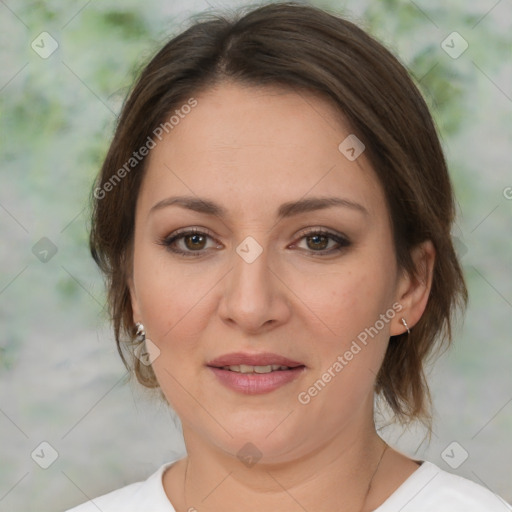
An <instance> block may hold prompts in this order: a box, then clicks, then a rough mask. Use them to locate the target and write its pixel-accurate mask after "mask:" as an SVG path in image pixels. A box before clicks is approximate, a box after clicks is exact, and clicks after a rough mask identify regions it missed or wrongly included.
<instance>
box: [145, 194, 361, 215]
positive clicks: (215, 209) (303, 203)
mask: <svg viewBox="0 0 512 512" xmlns="http://www.w3.org/2000/svg"><path fill="white" fill-rule="evenodd" d="M169 206H181V207H182V208H186V209H188V210H193V211H195V212H198V213H203V214H206V215H216V216H218V217H227V215H228V211H227V210H226V209H225V208H224V207H223V206H221V205H219V204H217V203H215V202H213V201H211V200H209V199H201V198H198V197H193V196H175V197H167V198H166V199H162V200H161V201H159V202H158V203H156V204H155V205H154V206H153V207H152V208H151V210H150V211H149V213H150V214H151V213H153V212H155V211H157V210H161V209H162V208H167V207H169ZM334 206H338V207H344V208H350V209H352V210H354V211H358V212H360V213H363V214H364V215H368V210H367V209H366V208H365V207H364V206H363V205H361V204H359V203H356V202H354V201H350V200H348V199H342V198H340V197H310V198H306V199H300V200H298V201H290V202H287V203H283V204H282V205H281V206H280V207H279V209H278V211H277V218H278V219H284V218H287V217H293V216H294V215H299V214H301V213H307V212H312V211H315V210H323V209H325V208H332V207H334Z"/></svg>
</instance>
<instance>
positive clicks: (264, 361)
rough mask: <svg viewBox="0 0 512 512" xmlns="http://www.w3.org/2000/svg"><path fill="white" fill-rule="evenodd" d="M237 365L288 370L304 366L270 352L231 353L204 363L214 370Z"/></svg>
mask: <svg viewBox="0 0 512 512" xmlns="http://www.w3.org/2000/svg"><path fill="white" fill-rule="evenodd" d="M239 364H247V365H250V366H267V365H269V364H278V365H280V366H289V367H290V368H295V367H298V366H305V365H304V364H303V363H300V362H298V361H293V360H292V359H288V358H287V357H284V356H280V355H279V354H273V353H271V352H262V353H260V354H249V353H247V352H233V353H231V354H224V355H222V356H220V357H216V358H215V359H212V360H211V361H210V362H208V363H206V365H207V366H210V367H216V368H222V367H223V366H234V365H239ZM260 375H264V374H260Z"/></svg>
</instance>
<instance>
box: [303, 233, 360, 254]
mask: <svg viewBox="0 0 512 512" xmlns="http://www.w3.org/2000/svg"><path fill="white" fill-rule="evenodd" d="M300 240H305V242H306V243H305V245H306V248H305V250H306V251H309V252H310V253H312V254H314V255H315V256H324V255H325V256H328V255H330V254H333V253H336V252H340V251H342V250H343V249H345V248H347V247H348V246H350V245H351V242H350V240H349V239H348V238H347V237H346V236H344V235H342V234H341V233H331V232H330V231H325V230H322V229H316V230H310V231H309V232H306V233H303V234H302V237H301V238H300ZM330 242H334V244H333V245H331V246H330V247H329V243H330ZM297 245H298V244H297ZM315 253H316V254H315Z"/></svg>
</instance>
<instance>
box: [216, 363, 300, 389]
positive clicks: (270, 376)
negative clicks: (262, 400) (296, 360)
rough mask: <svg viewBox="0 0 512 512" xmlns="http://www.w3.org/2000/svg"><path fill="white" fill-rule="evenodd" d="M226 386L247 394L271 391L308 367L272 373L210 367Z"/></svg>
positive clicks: (291, 379) (294, 377)
mask: <svg viewBox="0 0 512 512" xmlns="http://www.w3.org/2000/svg"><path fill="white" fill-rule="evenodd" d="M208 368H209V369H210V370H211V371H212V372H213V374H214V375H215V376H216V377H217V379H219V381H220V383H221V384H223V385H224V386H226V387H228V388H230V389H232V390H233V391H237V392H238V393H243V394H246V395H259V394H263V393H270V392H271V391H274V390H275V389H277V388H280V387H281V386H284V385H285V384H288V383H289V382H292V381H293V380H295V379H296V378H297V377H299V375H301V374H302V372H303V371H304V370H305V369H306V367H305V366H297V367H295V368H292V369H291V370H276V371H273V372H270V373H238V372H232V371H231V370H223V369H222V368H216V367H214V366H209V367H208Z"/></svg>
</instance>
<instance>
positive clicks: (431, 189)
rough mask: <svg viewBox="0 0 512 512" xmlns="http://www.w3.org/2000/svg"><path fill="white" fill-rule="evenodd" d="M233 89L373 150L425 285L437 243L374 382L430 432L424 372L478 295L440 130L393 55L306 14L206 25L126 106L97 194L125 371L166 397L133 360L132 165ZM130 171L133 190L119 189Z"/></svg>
mask: <svg viewBox="0 0 512 512" xmlns="http://www.w3.org/2000/svg"><path fill="white" fill-rule="evenodd" d="M225 81H231V82H235V83H240V84H244V85H249V86H251V85H252V86H269V87H280V88H283V89H287V90H292V91H296V92H301V91H303V92H309V93H311V92H313V93H315V94H317V95H319V96H321V97H323V98H325V99H327V100H329V101H330V103H331V104H332V105H333V107H334V108H335V109H337V110H338V112H339V113H340V114H342V115H343V116H344V119H345V120H346V121H347V122H348V123H349V126H350V128H351V130H352V131H353V132H354V133H357V136H358V137H359V138H360V139H361V140H363V141H364V144H365V146H366V151H365V154H366V155H367V157H368V159H369V161H370V163H371V165H372V167H373V170H374V172H375V174H376V176H377V178H378V180H379V182H380V185H381V186H382V188H383V190H384V193H385V197H386V202H387V207H388V211H389V215H390V221H391V224H392V233H393V243H394V248H395V254H396V259H397V265H398V268H399V269H400V270H401V271H404V272H408V273H409V274H410V275H411V276H413V277H414V276H416V275H417V269H416V268H415V267H414V263H413V259H412V257H411V250H412V249H413V248H414V247H415V246H416V245H417V244H419V243H421V242H423V241H426V240H431V241H432V243H433V245H434V247H435V250H436V258H435V263H434V269H433V277H432V287H431V291H430V296H429V299H428V302H427V305H426V309H425V311H424V313H423V315H422V317H421V319H420V320H419V321H418V323H417V324H416V325H415V326H414V329H412V331H411V333H410V334H409V335H407V334H401V335H397V336H391V338H390V340H389V345H388V348H387V352H386V354H385V356H384V361H383V364H382V366H381V368H380V371H379V373H378V375H377V377H376V382H375V393H376V396H379V397H381V398H383V399H384V403H387V404H388V405H389V407H390V408H391V409H392V411H393V413H394V415H395V419H398V420H399V421H400V422H402V423H407V422H410V421H412V420H418V419H420V420H421V419H427V421H430V419H431V416H430V406H431V397H430V393H429V388H428V383H427V380H426V377H425V368H426V366H425V365H426V362H427V359H428V358H429V356H430V355H432V354H433V352H434V349H439V348H441V347H447V346H448V345H449V344H450V343H451V341H452V337H453V336H452V331H453V329H452V325H453V316H454V314H455V312H456V310H457V309H458V308H460V309H461V310H463V309H464V308H465V306H466V305H467V295H468V294H467V289H466V285H465V282H464V277H463V273H462V270H461V266H460V263H459V261H458V258H457V255H456V252H455V250H454V246H453V240H452V236H451V227H452V223H453V221H454V220H455V212H456V211H455V200H454V193H453V189H452V184H451V182H450V179H449V175H448V170H447V165H446V162H445V158H444V155H443V151H442V148H441V145H440V142H439V138H438V135H437V132H436V128H435V125H434V122H433V120H432V117H431V115H430V112H429V110H428V107H427V105H426V103H425V101H424V99H423V97H422V95H421V93H420V92H419V90H418V89H417V87H416V86H415V84H414V83H413V81H412V80H411V78H410V77H409V75H408V73H407V71H406V69H405V67H404V66H403V65H402V64H401V63H400V62H399V60H398V59H397V58H396V57H395V56H393V55H392V53H390V51H388V50H387V49H386V48H385V47H384V46H383V45H382V44H381V43H379V42H378V41H377V40H375V39H374V38H372V37H371V36H370V35H368V34H367V33H366V32H365V31H364V30H362V29H361V28H359V27H358V26H357V25H356V24H354V23H352V22H350V21H348V20H346V19H344V18H342V17H339V16H336V15H333V14H330V13H328V12H326V11H323V10H321V9H318V8H315V7H312V6H308V5H303V4H299V3H293V2H285V3H273V4H268V5H262V6H259V7H257V8H255V9H253V10H250V11H249V12H245V13H244V12H243V11H238V12H237V13H235V14H234V15H230V16H225V15H219V14H217V15H209V16H208V17H207V18H206V19H203V20H199V21H197V20H196V22H195V23H194V24H193V25H192V26H191V27H189V28H188V29H186V30H185V31H183V32H182V33H180V34H179V35H177V36H176V37H174V38H172V39H171V40H170V41H168V42H167V43H166V44H165V45H164V46H163V47H162V48H161V49H160V50H159V51H158V52H157V53H156V55H155V56H154V57H153V58H152V59H151V60H150V62H149V63H148V64H147V65H146V66H145V67H144V68H143V69H142V71H141V72H140V74H139V77H138V78H137V80H136V82H135V84H134V86H133V87H132V90H131V92H130V94H129V96H128V97H127V100H126V101H125V103H124V105H123V108H122V112H121V115H120V117H119V120H118V124H117V127H116V130H115V133H114V137H113V140H112V142H111V145H110V148H109V150H108V152H107V155H106V158H105V160H104V162H103V165H102V168H101V170H100V173H99V175H98V180H97V182H96V188H95V190H94V193H93V198H92V201H93V213H92V219H91V221H92V223H91V232H90V249H91V254H92V256H93V258H94V260H95V261H96V263H97V264H98V266H99V268H100V269H101V271H102V272H103V273H104V275H105V277H106V283H107V300H108V306H109V313H110V317H111V320H112V323H113V330H114V335H115V340H116V344H117V348H118V351H119V354H120V356H121V358H122V360H123V362H124V364H125V365H126V367H127V368H128V369H129V370H133V372H134V373H135V375H136V377H137V380H138V381H139V382H140V383H141V384H143V385H145V386H147V387H150V388H151V387H155V388H157V387H158V386H159V385H158V382H157V380H156V377H155V374H154V372H153V370H152V368H151V366H145V365H142V364H141V363H140V361H139V360H138V359H137V358H136V357H135V356H134V355H133V353H132V351H130V350H129V348H130V347H131V346H133V345H132V343H133V340H134V338H135V328H134V325H133V312H132V306H131V300H130V293H129V287H128V282H127V280H128V278H129V276H130V273H131V271H132V255H133V235H134V220H135V205H136V201H137V197H138V193H139V189H140V186H141V182H142V179H143V176H144V171H145V168H146V162H147V158H142V159H140V162H138V161H137V162H136V165H134V166H133V167H134V168H133V169H132V168H128V169H127V168H126V167H127V165H126V163H127V162H129V161H130V158H133V152H134V151H136V150H137V149H138V148H141V147H142V146H144V145H145V144H147V143H148V140H149V139H148V138H150V137H151V136H152V134H153V133H154V130H155V128H157V127H158V126H160V125H162V124H164V123H165V122H166V120H167V118H168V117H169V115H170V114H171V113H172V112H173V111H174V110H175V109H176V108H177V107H179V106H180V105H183V104H184V103H185V102H186V101H187V100H188V99H190V98H191V96H192V95H197V94H198V93H200V92H201V91H205V90H208V89H210V88H212V87H213V86H214V85H218V84H221V83H222V82H225ZM122 169H124V170H125V172H123V173H122V177H123V179H121V180H115V178H116V177H120V175H121V170H122ZM113 180H114V181H115V182H114V181H113ZM108 183H110V186H108ZM106 190H108V198H105V197H104V196H105V195H106V193H105V191H106ZM125 353H127V354H128V358H127V357H125V355H124V354H125ZM128 359H129V361H128Z"/></svg>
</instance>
